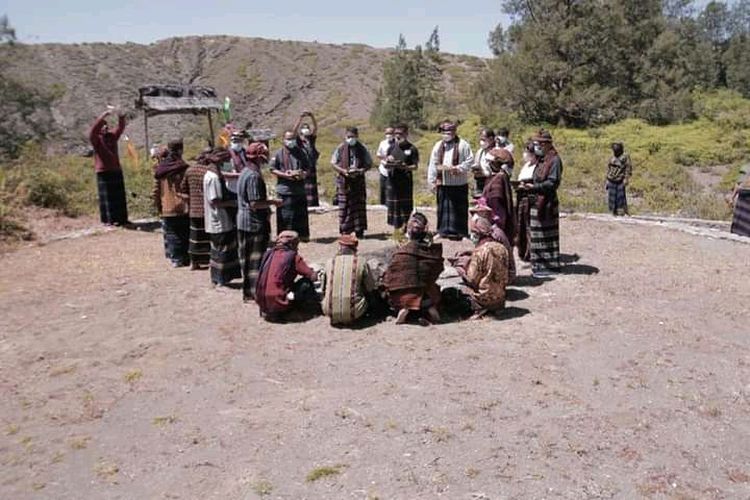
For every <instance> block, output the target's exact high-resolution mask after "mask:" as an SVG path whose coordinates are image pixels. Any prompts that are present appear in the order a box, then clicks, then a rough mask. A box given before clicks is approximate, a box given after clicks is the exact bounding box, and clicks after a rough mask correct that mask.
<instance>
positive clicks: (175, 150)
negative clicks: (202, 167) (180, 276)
mask: <svg viewBox="0 0 750 500" xmlns="http://www.w3.org/2000/svg"><path fill="white" fill-rule="evenodd" d="M182 149H183V146H182V139H175V140H172V141H169V143H168V144H167V151H168V153H167V156H166V157H164V158H163V159H162V160H161V161H160V162H159V164H158V165H157V167H156V170H155V171H154V189H153V193H152V197H153V200H154V204H155V205H156V209H157V211H158V212H159V215H160V216H161V220H162V229H163V230H164V250H165V253H166V257H167V258H168V259H169V260H170V261H171V262H172V266H173V267H182V266H187V265H188V263H189V262H190V257H189V256H188V245H189V240H190V216H189V212H188V204H187V200H185V198H184V196H182V191H181V187H180V186H181V185H182V181H183V179H184V178H185V171H186V170H187V169H188V166H189V165H188V164H187V163H185V160H183V159H182Z"/></svg>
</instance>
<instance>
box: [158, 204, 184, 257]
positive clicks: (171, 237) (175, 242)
mask: <svg viewBox="0 0 750 500" xmlns="http://www.w3.org/2000/svg"><path fill="white" fill-rule="evenodd" d="M161 227H162V231H163V232H164V256H165V257H166V258H168V259H169V260H170V261H172V264H175V265H178V266H186V265H188V263H189V262H190V257H189V256H188V246H189V243H188V242H189V240H190V218H189V217H188V216H187V215H180V216H177V217H162V219H161Z"/></svg>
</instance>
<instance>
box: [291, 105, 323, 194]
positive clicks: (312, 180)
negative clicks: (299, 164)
mask: <svg viewBox="0 0 750 500" xmlns="http://www.w3.org/2000/svg"><path fill="white" fill-rule="evenodd" d="M306 117H307V118H310V122H312V126H311V125H310V124H309V123H307V122H305V121H303V120H304V119H305V118H306ZM294 132H295V134H296V135H297V137H298V138H299V143H300V145H301V147H302V149H303V150H304V152H305V153H306V154H307V157H308V159H309V163H310V170H308V172H307V178H306V179H305V196H306V197H307V206H308V207H317V206H319V205H320V199H319V197H318V158H320V152H319V151H318V149H317V148H316V147H315V143H316V141H317V140H318V121H317V120H316V119H315V115H313V114H312V113H311V112H310V111H303V112H302V114H301V115H299V118H298V119H297V123H296V124H295V125H294Z"/></svg>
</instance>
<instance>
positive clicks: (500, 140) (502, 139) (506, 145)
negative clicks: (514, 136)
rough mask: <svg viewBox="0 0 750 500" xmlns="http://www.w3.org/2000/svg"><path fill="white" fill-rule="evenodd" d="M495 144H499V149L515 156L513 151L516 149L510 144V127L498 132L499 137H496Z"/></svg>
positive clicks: (500, 129)
mask: <svg viewBox="0 0 750 500" xmlns="http://www.w3.org/2000/svg"><path fill="white" fill-rule="evenodd" d="M495 143H496V144H497V147H499V148H503V149H504V150H506V151H507V152H508V153H510V154H513V150H514V149H515V146H514V145H513V143H512V142H510V130H508V127H500V128H499V129H498V130H497V135H496V136H495Z"/></svg>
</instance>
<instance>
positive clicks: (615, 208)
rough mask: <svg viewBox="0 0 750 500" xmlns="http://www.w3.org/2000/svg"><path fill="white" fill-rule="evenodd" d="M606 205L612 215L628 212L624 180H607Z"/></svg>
mask: <svg viewBox="0 0 750 500" xmlns="http://www.w3.org/2000/svg"><path fill="white" fill-rule="evenodd" d="M607 205H608V206H609V211H610V212H611V213H613V214H614V215H624V214H626V213H628V198H627V196H626V195H625V183H624V182H611V181H607Z"/></svg>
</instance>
